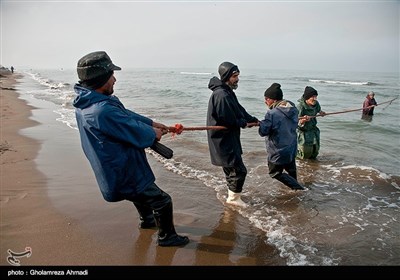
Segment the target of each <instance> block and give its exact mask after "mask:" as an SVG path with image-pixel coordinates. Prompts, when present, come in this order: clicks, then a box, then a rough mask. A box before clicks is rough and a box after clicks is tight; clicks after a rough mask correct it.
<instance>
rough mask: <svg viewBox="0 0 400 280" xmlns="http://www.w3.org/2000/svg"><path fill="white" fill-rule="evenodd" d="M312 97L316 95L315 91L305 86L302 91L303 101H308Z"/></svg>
mask: <svg viewBox="0 0 400 280" xmlns="http://www.w3.org/2000/svg"><path fill="white" fill-rule="evenodd" d="M314 95H318V92H317V90H316V89H315V88H313V87H309V86H306V88H305V89H304V94H303V99H304V100H307V99H310V98H311V97H313V96H314Z"/></svg>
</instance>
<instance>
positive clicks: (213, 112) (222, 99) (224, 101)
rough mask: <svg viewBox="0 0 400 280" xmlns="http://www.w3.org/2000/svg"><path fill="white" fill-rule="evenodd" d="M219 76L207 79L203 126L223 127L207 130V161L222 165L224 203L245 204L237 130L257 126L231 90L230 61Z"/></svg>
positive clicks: (234, 72)
mask: <svg viewBox="0 0 400 280" xmlns="http://www.w3.org/2000/svg"><path fill="white" fill-rule="evenodd" d="M218 73H219V75H220V79H218V78H217V77H213V78H211V80H210V82H209V84H208V88H209V89H210V90H212V92H213V93H212V94H211V97H210V100H209V103H208V111H207V126H225V127H226V129H222V130H208V131H207V136H208V147H209V150H210V156H211V163H212V164H213V165H216V166H222V170H223V172H224V174H225V178H226V181H227V185H228V198H227V200H226V202H227V203H229V204H232V205H236V206H240V207H246V206H247V205H246V203H244V202H243V200H242V199H241V192H242V189H243V185H244V181H245V179H246V175H247V169H246V166H245V165H244V163H243V160H242V153H243V151H242V145H241V142H240V129H241V128H246V127H252V126H254V125H258V119H257V118H256V117H253V116H251V115H250V114H248V113H247V112H246V110H245V109H244V108H243V107H242V106H241V105H240V104H239V101H238V99H237V97H236V94H235V92H234V91H233V90H235V89H237V88H238V82H239V74H240V71H239V68H238V67H237V66H236V65H234V64H233V63H231V62H223V63H221V65H220V66H219V68H218Z"/></svg>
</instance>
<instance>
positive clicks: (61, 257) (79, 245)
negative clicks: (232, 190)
mask: <svg viewBox="0 0 400 280" xmlns="http://www.w3.org/2000/svg"><path fill="white" fill-rule="evenodd" d="M19 77H20V76H18V74H14V75H13V76H7V77H2V79H1V81H2V88H3V89H2V91H1V110H2V126H1V127H2V131H1V136H2V137H1V145H2V154H1V168H2V175H1V255H0V258H1V260H0V265H2V266H11V264H10V262H9V261H8V257H9V256H10V254H9V251H8V250H11V251H13V252H16V253H21V252H24V250H26V249H27V248H30V249H31V255H30V257H29V258H20V259H19V261H20V264H21V265H27V266H47V265H49V266H55V265H62V266H66V265H68V266H84V265H91V266H114V265H129V266H142V265H153V266H166V265H167V266H232V265H242V266H265V265H285V260H284V258H281V257H280V256H279V252H278V251H277V250H276V248H274V247H272V246H270V245H267V244H266V243H265V233H264V232H262V231H261V230H259V229H257V228H255V227H252V226H251V225H250V223H249V221H248V220H247V219H245V218H244V217H242V216H241V215H240V214H239V213H238V212H237V211H236V210H235V209H232V208H229V207H225V206H224V205H223V204H222V203H221V202H220V200H218V199H217V197H216V196H215V194H212V193H211V194H210V190H209V189H207V188H205V186H204V185H203V184H202V183H201V182H198V181H196V180H192V179H185V178H182V177H181V176H179V175H178V174H175V173H173V172H170V171H168V170H166V169H165V168H162V164H161V163H160V162H158V161H157V160H156V159H155V158H154V157H153V156H150V155H148V158H149V162H150V164H151V166H152V168H153V171H154V173H155V175H156V178H157V181H156V182H157V184H158V185H159V186H160V187H161V188H162V189H164V190H165V191H167V192H168V193H170V194H171V196H172V198H173V202H174V212H175V215H174V220H175V225H176V229H177V232H178V233H180V234H184V235H187V236H188V237H189V238H190V240H191V242H190V243H189V244H188V245H187V246H185V247H171V248H162V247H159V246H157V245H156V231H155V230H139V229H138V222H139V219H138V215H137V212H136V210H135V209H134V207H133V206H132V205H131V204H130V203H129V202H127V201H125V202H119V203H107V202H105V201H104V200H103V199H102V197H101V194H100V191H99V190H98V186H97V184H96V182H95V179H94V176H93V172H92V170H91V169H90V166H89V164H88V162H87V160H86V158H84V155H83V152H82V151H81V148H80V143H79V137H78V132H77V131H76V130H74V129H71V128H69V127H68V126H66V125H64V124H62V123H60V122H58V121H56V120H55V118H49V114H53V112H52V111H51V108H38V107H40V106H42V105H43V107H46V106H47V105H46V104H40V102H39V103H38V104H39V106H37V107H36V106H32V105H31V104H29V103H32V102H27V100H23V99H21V97H19V96H20V94H19V93H18V91H17V90H15V85H16V83H17V80H18V78H19ZM15 78H16V79H17V80H16V79H15ZM25 98H26V97H25ZM33 103H35V102H33ZM60 160H61V161H60ZM44 173H46V174H44ZM177 188H186V189H187V197H180V196H178V195H177V194H176V193H175V190H177Z"/></svg>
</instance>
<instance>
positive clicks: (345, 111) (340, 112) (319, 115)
mask: <svg viewBox="0 0 400 280" xmlns="http://www.w3.org/2000/svg"><path fill="white" fill-rule="evenodd" d="M397 98H399V97H396V98H393V99H392V100H389V101H385V102H381V103H379V104H376V105H371V106H368V107H365V108H359V109H350V110H344V111H339V112H332V113H325V114H323V115H321V114H318V115H316V116H303V117H299V120H301V119H305V118H316V117H324V116H328V115H336V114H343V113H349V112H355V111H361V110H364V109H369V108H372V107H376V106H378V105H382V104H386V103H390V104H392V102H393V101H394V100H396V99H397ZM390 104H388V106H389V105H390Z"/></svg>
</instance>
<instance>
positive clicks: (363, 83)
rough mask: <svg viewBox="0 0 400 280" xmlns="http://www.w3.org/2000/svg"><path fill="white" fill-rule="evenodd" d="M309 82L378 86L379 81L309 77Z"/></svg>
mask: <svg viewBox="0 0 400 280" xmlns="http://www.w3.org/2000/svg"><path fill="white" fill-rule="evenodd" d="M308 81H309V82H312V83H320V84H341V85H353V86H376V85H378V84H377V83H373V82H351V81H335V80H315V79H309V80H308Z"/></svg>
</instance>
